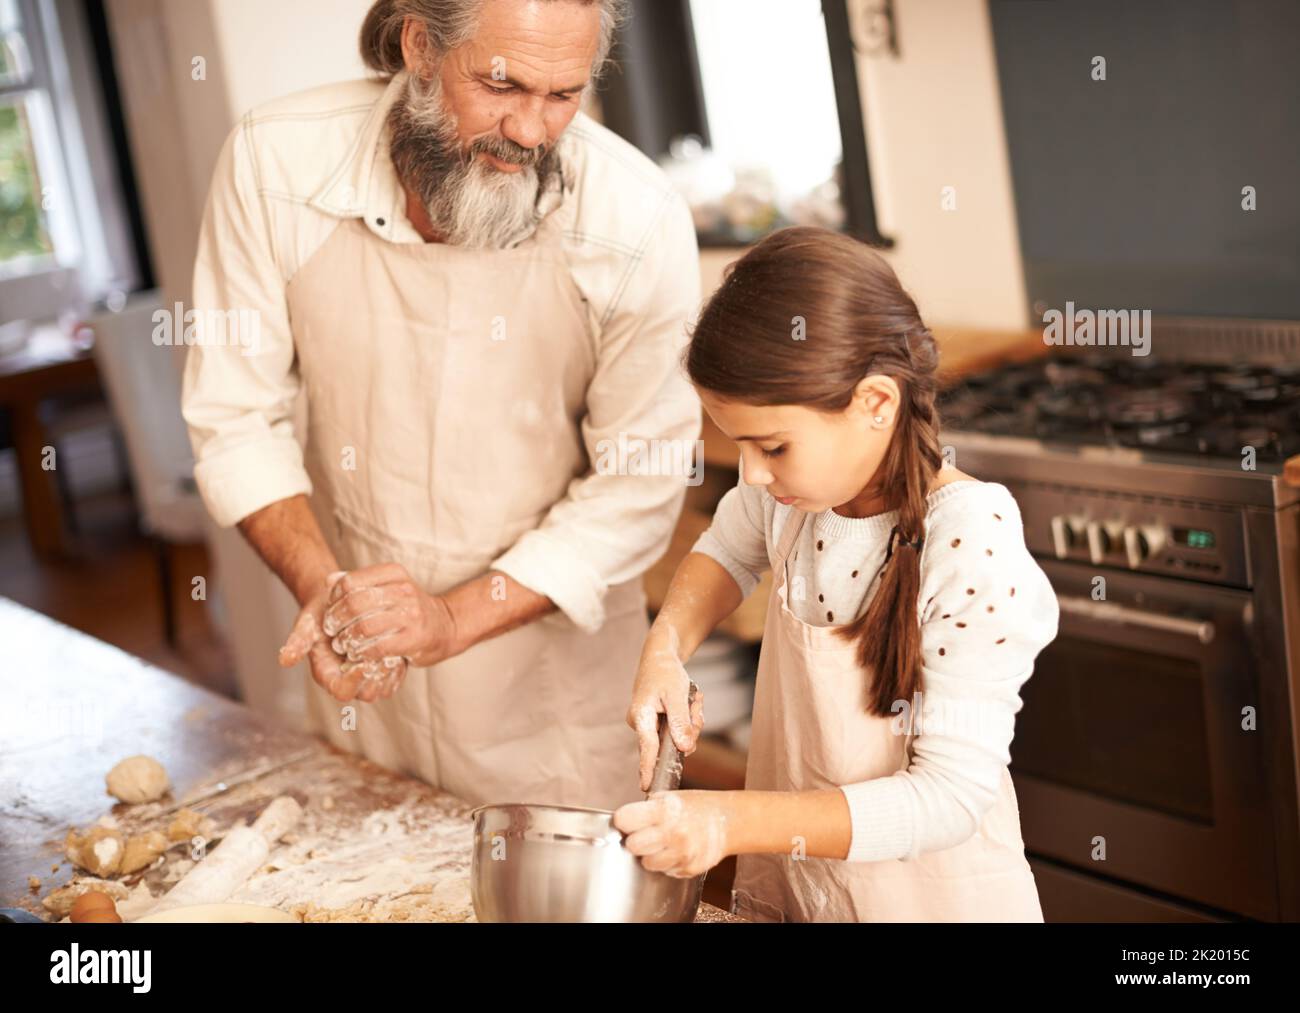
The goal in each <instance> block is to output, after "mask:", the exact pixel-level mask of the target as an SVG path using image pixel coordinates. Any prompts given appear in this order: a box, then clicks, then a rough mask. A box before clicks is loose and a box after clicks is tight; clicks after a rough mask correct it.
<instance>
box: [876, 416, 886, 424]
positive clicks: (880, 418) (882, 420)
mask: <svg viewBox="0 0 1300 1013" xmlns="http://www.w3.org/2000/svg"><path fill="white" fill-rule="evenodd" d="M884 424H885V416H883V415H877V416H876V425H878V426H883V425H884Z"/></svg>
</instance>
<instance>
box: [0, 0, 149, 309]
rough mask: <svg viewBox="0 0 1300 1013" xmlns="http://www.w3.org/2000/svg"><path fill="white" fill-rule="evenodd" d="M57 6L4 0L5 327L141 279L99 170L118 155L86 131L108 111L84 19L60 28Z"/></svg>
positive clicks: (116, 198)
mask: <svg viewBox="0 0 1300 1013" xmlns="http://www.w3.org/2000/svg"><path fill="white" fill-rule="evenodd" d="M55 11H56V7H55V5H54V4H53V3H50V2H48V0H0V324H4V323H8V322H10V321H13V320H19V319H28V320H43V319H52V318H54V317H57V316H59V315H61V314H64V313H80V312H84V311H85V310H86V309H87V308H88V307H89V304H90V303H91V302H93V301H95V300H98V299H101V298H103V297H104V296H106V295H108V294H109V293H110V292H114V291H120V292H127V291H130V290H131V289H133V288H134V287H136V286H137V283H138V280H139V270H138V267H137V265H136V262H135V257H134V254H133V247H132V242H131V238H130V237H129V236H128V235H125V234H124V233H123V230H122V228H121V227H120V223H121V221H122V220H123V219H124V216H123V215H122V214H121V211H120V203H121V198H120V195H119V193H118V191H117V190H116V189H115V188H114V187H113V186H111V185H108V186H106V185H105V177H104V174H103V173H102V172H99V171H97V170H96V168H95V166H102V165H103V164H111V163H112V162H113V158H112V154H111V152H108V151H105V150H104V149H103V146H102V144H100V143H98V142H99V141H100V140H101V138H102V133H96V132H95V131H91V132H88V133H87V132H83V130H82V126H83V120H93V123H92V124H91V125H93V126H96V127H99V126H100V123H99V121H100V120H101V119H102V117H103V113H102V107H101V106H100V105H99V103H100V102H101V101H102V96H100V95H98V94H96V92H95V89H96V86H97V81H96V80H95V79H94V78H93V77H92V76H91V75H90V74H89V73H88V71H87V65H89V64H91V63H93V62H94V55H93V53H90V52H83V51H82V47H83V46H84V44H85V41H86V31H87V29H86V25H85V23H84V22H81V21H76V22H75V23H71V22H69V23H65V24H60V22H59V17H56V15H55ZM58 11H59V16H60V17H66V18H79V17H81V16H83V14H84V8H83V7H81V6H80V5H74V4H66V5H60V6H59V8H58ZM65 45H66V46H67V47H68V48H67V49H65ZM70 56H73V57H75V66H70V59H69V57H70Z"/></svg>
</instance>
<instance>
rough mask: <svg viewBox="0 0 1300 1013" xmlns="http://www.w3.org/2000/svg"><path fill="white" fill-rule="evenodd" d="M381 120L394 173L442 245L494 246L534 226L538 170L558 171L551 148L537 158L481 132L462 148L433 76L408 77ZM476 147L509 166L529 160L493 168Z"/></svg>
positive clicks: (520, 236) (503, 246)
mask: <svg viewBox="0 0 1300 1013" xmlns="http://www.w3.org/2000/svg"><path fill="white" fill-rule="evenodd" d="M389 123H390V128H391V130H392V135H393V164H394V166H395V167H396V168H397V171H398V175H399V176H400V177H401V179H402V182H403V183H404V184H405V185H406V186H407V187H408V188H409V189H410V190H411V191H412V192H413V193H414V195H415V197H416V199H417V200H419V201H420V202H421V203H422V204H423V205H424V209H425V211H426V212H427V213H428V215H429V221H430V223H431V224H432V225H433V227H434V228H435V229H436V230H437V231H438V232H439V233H440V234H441V235H443V236H444V237H445V239H446V241H447V242H448V243H450V244H452V245H455V246H464V247H467V248H469V249H482V250H501V249H507V248H509V247H510V246H513V245H514V244H515V243H517V242H519V241H520V240H522V239H525V238H527V236H528V235H530V234H531V233H532V232H533V231H534V230H535V229H536V227H537V223H538V221H539V220H540V216H539V215H538V212H537V197H538V194H539V193H540V191H541V186H542V174H545V175H546V176H548V177H549V175H550V173H551V172H554V171H557V170H558V160H557V159H556V158H555V157H554V151H553V150H547V151H546V152H544V153H543V154H542V155H541V156H540V157H539V156H538V155H537V154H536V153H535V152H525V151H524V149H521V148H520V147H519V146H518V145H516V144H513V143H512V142H510V141H506V140H504V139H502V138H491V137H489V138H480V139H479V140H478V141H476V142H475V143H474V144H473V145H471V147H470V152H469V153H468V154H466V153H465V152H463V151H462V149H461V143H460V137H459V132H458V125H457V122H456V118H455V116H454V115H453V114H452V113H451V111H450V110H449V109H447V107H446V105H445V103H444V101H443V96H442V85H441V82H440V80H439V79H438V78H437V77H436V76H435V77H434V79H433V81H431V82H428V83H425V82H422V81H420V80H419V79H418V78H416V77H414V76H412V77H410V78H408V80H407V85H406V89H405V93H404V94H403V96H402V97H401V98H400V99H399V100H398V102H397V104H396V105H394V107H393V112H392V114H391V115H390V120H389ZM480 150H487V151H488V152H489V153H491V154H493V155H496V156H497V157H498V158H501V159H502V160H503V161H507V162H514V163H516V164H517V163H519V162H520V161H522V160H523V159H525V158H531V159H532V162H533V164H528V165H525V166H524V168H522V169H521V170H520V171H519V172H513V173H512V172H501V171H500V170H498V169H495V168H493V167H492V166H491V165H490V164H488V163H487V162H486V161H484V160H483V159H482V158H480V157H479V156H478V151H480ZM539 169H540V170H541V173H539Z"/></svg>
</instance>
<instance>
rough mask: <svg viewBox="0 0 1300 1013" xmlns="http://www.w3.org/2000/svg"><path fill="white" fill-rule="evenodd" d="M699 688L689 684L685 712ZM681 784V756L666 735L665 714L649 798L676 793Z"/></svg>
mask: <svg viewBox="0 0 1300 1013" xmlns="http://www.w3.org/2000/svg"><path fill="white" fill-rule="evenodd" d="M699 691H700V687H699V686H697V685H695V683H694V682H692V683H691V691H690V693H689V695H688V696H687V697H686V710H687V713H688V714H689V713H690V708H691V704H693V703H695V695H696V694H697V693H698V692H699ZM681 784H682V754H681V752H680V751H679V750H678V748H677V744H676V743H675V742H673V737H672V736H671V735H669V734H668V716H667V715H666V714H665V715H664V716H663V717H662V718H661V719H660V722H659V759H658V760H657V761H656V762H655V772H654V776H652V777H651V778H650V790H649V791H647V792H646V798H649V797H650V796H651V795H652V794H654V793H655V792H656V791H676V790H677V789H678V788H680V787H681Z"/></svg>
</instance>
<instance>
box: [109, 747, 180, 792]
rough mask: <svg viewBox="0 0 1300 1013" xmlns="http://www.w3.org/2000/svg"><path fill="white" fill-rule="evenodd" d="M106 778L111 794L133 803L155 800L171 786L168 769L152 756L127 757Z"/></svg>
mask: <svg viewBox="0 0 1300 1013" xmlns="http://www.w3.org/2000/svg"><path fill="white" fill-rule="evenodd" d="M104 780H105V781H106V782H107V783H108V793H109V794H110V795H112V796H113V797H114V798H116V799H120V800H121V801H123V802H130V803H132V804H135V803H139V802H155V801H157V800H158V799H160V798H162V797H163V796H164V795H166V794H167V789H168V788H170V787H171V783H170V782H169V781H168V779H167V771H166V769H165V768H164V767H163V765H162V764H161V763H159V762H158V761H157V760H155V759H154V758H153V757H152V756H130V757H127V758H126V759H125V760H123V761H122V762H121V763H119V764H118V765H117V766H116V767H114V768H113V769H112V770H110V771H109V772H108V776H107V777H106V778H104Z"/></svg>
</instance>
